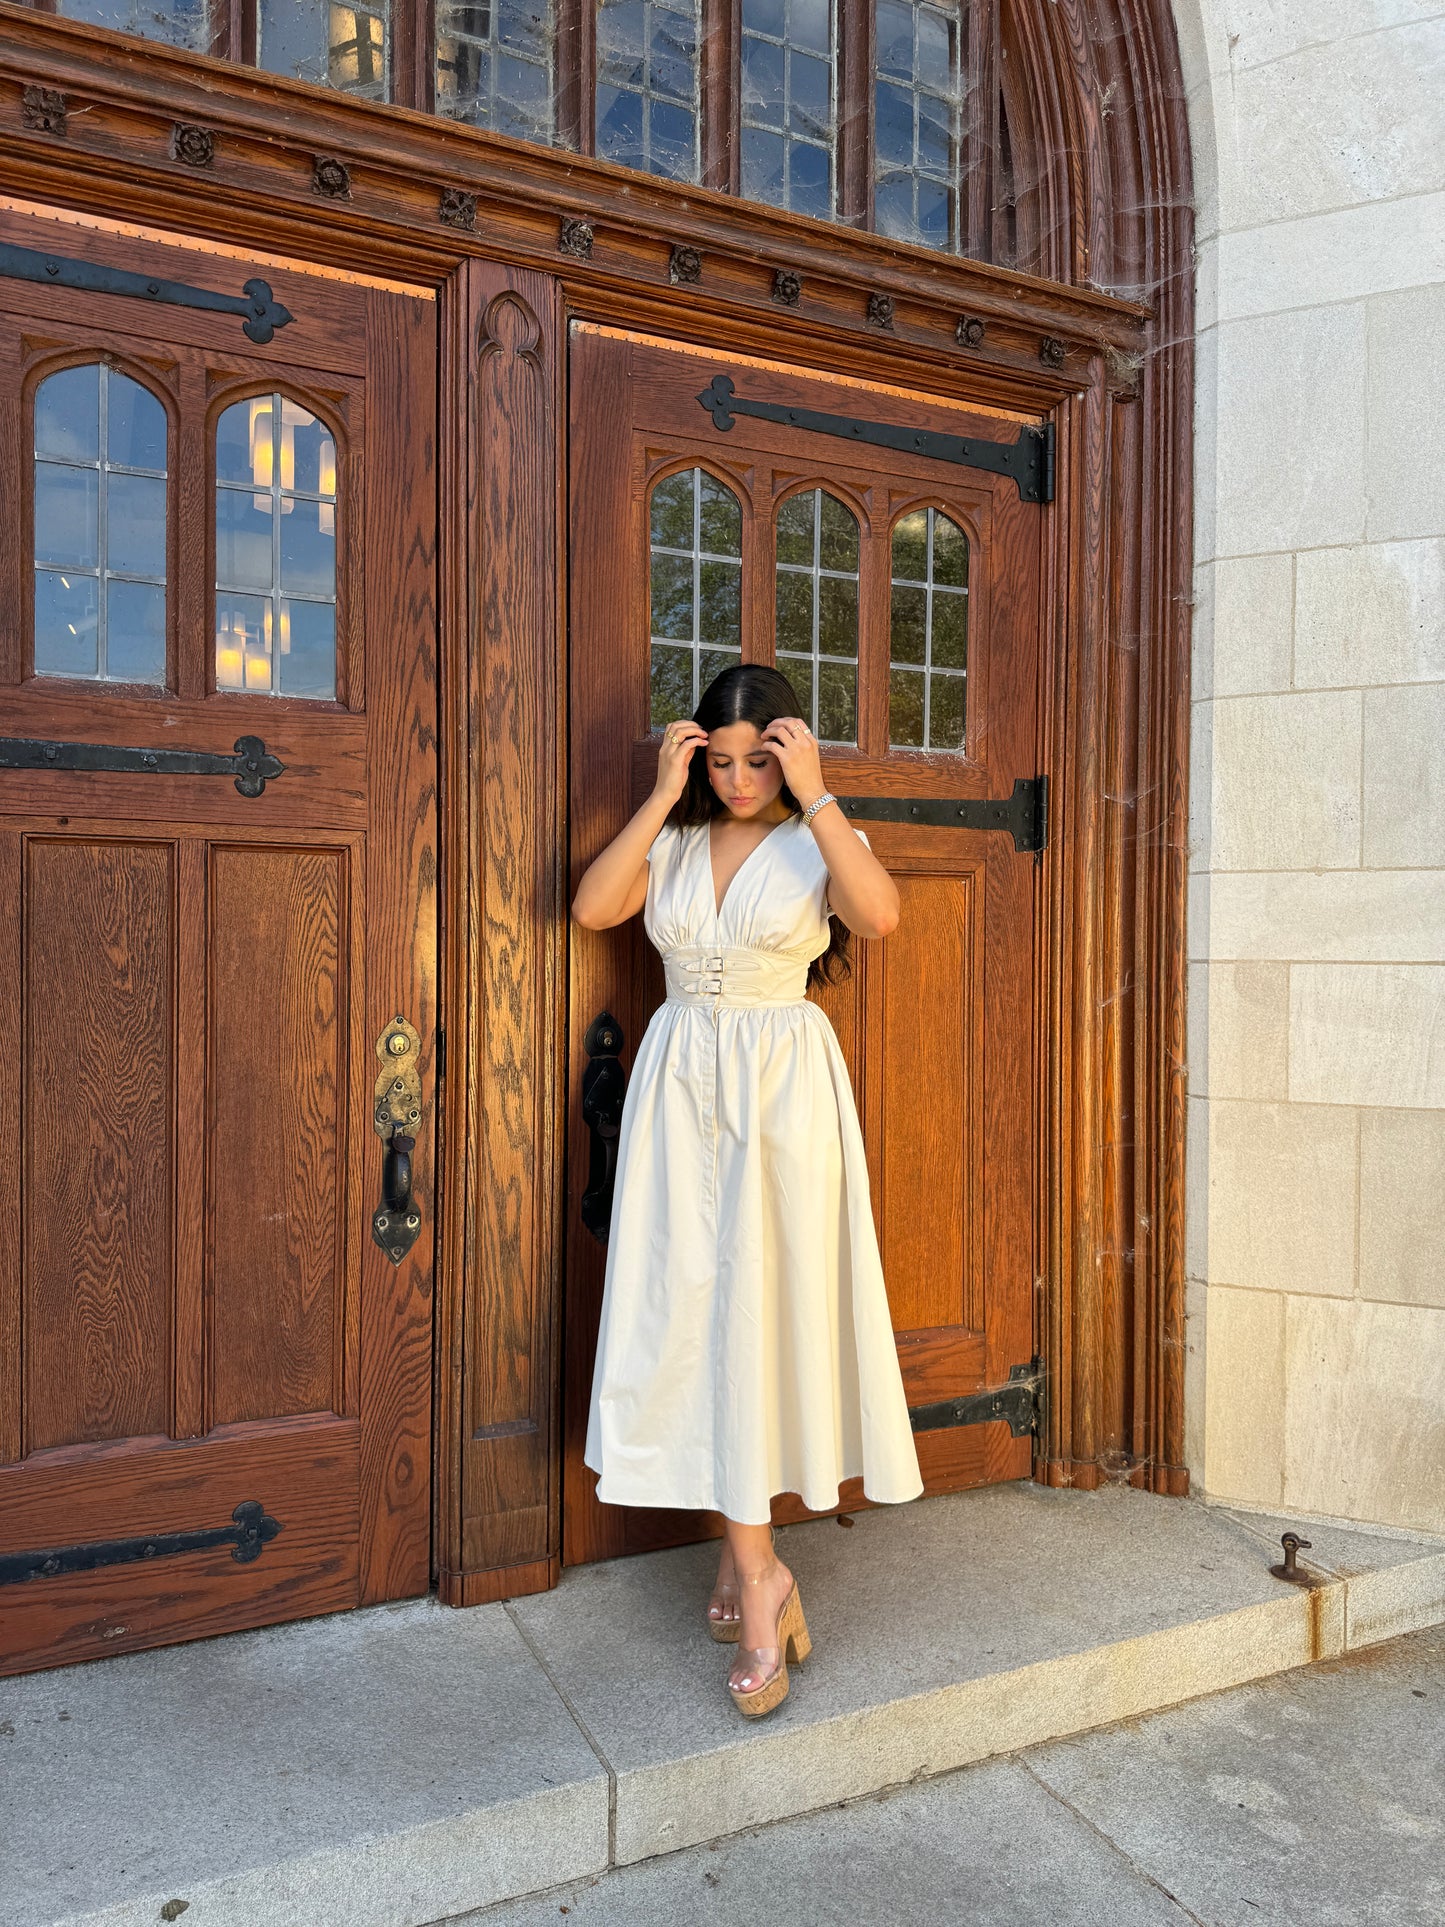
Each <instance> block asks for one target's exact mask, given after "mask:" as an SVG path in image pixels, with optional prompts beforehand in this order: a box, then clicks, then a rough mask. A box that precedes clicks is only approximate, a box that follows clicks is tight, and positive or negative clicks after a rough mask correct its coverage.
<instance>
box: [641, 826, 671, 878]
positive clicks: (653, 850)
mask: <svg viewBox="0 0 1445 1927" xmlns="http://www.w3.org/2000/svg"><path fill="white" fill-rule="evenodd" d="M676 827H677V826H676V825H675V824H673V823H664V824H663V826H662V828H661V829H660V830H659V831H658V832H657V835H656V836H655V837H654V838H653V839H652V841H651V843H649V844H648V846H647V861H648V863H649V864H651V865H653V866H654V867H655V866H656V865H657V864H658V863H659V862H660V861H661V860H662V859H663V857H664V856H665V855H666V854H667V840H668V838H669V837H670V836H671V834H672V832H673V830H674V829H675V828H676Z"/></svg>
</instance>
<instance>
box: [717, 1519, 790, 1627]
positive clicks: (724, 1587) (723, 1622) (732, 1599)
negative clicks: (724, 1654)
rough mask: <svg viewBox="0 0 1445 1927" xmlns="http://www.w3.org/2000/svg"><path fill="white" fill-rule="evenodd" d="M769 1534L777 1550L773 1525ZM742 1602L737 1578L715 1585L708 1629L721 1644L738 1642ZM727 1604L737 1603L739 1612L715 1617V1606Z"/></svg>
mask: <svg viewBox="0 0 1445 1927" xmlns="http://www.w3.org/2000/svg"><path fill="white" fill-rule="evenodd" d="M768 1534H769V1543H770V1544H771V1546H772V1547H773V1550H774V1551H775V1552H776V1550H777V1543H778V1535H777V1531H776V1529H775V1528H774V1527H773V1526H769V1527H768ZM742 1603H743V1596H742V1592H741V1590H740V1588H739V1586H738V1582H737V1580H736V1579H720V1580H719V1581H718V1583H717V1584H716V1585H715V1586H714V1587H713V1589H712V1597H711V1599H709V1600H708V1602H707V1629H708V1631H709V1632H710V1633H711V1634H712V1636H713V1638H714V1639H715V1640H716V1641H717V1642H718V1644H719V1645H720V1646H722V1645H729V1644H735V1643H736V1641H737V1636H738V1628H739V1626H740V1625H741V1623H742V1622H741V1618H740V1617H739V1615H740V1614H741V1612H742ZM727 1605H735V1606H736V1607H737V1613H735V1614H734V1616H733V1617H732V1618H731V1619H722V1618H718V1617H715V1615H714V1608H715V1607H719V1606H727Z"/></svg>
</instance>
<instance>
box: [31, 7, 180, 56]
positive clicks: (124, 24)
mask: <svg viewBox="0 0 1445 1927" xmlns="http://www.w3.org/2000/svg"><path fill="white" fill-rule="evenodd" d="M55 12H56V13H58V14H59V15H60V16H61V18H62V19H64V20H83V21H85V22H86V23H87V25H89V26H92V27H109V28H110V29H111V31H112V32H113V33H134V34H141V35H143V36H144V37H145V39H147V40H163V41H165V42H166V43H167V44H168V45H169V46H172V47H184V48H186V49H187V50H188V51H189V52H191V53H202V54H203V53H209V51H210V47H211V20H210V6H209V0H56V4H55Z"/></svg>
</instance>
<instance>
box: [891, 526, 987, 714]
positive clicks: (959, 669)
mask: <svg viewBox="0 0 1445 1927" xmlns="http://www.w3.org/2000/svg"><path fill="white" fill-rule="evenodd" d="M889 631H890V646H889V652H888V653H889V658H890V661H889V669H888V710H889V730H888V735H889V741H890V742H891V743H892V745H893V747H894V748H895V749H952V750H961V749H962V748H963V747H964V731H965V725H966V720H967V718H966V705H965V691H966V687H967V675H968V537H967V536H966V535H965V534H964V532H963V530H962V529H961V528H960V527H959V526H958V524H957V523H956V522H952V521H950V520H949V518H948V517H947V516H946V515H943V514H941V513H940V512H939V510H937V509H915V510H914V511H913V513H912V514H911V515H905V516H904V517H903V519H902V520H901V521H900V522H899V523H898V524H897V526H896V527H895V528H894V531H893V593H892V604H891V611H890V621H889Z"/></svg>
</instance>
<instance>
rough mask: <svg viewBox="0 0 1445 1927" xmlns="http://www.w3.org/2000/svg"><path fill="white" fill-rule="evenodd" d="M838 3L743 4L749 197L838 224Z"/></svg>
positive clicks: (744, 167)
mask: <svg viewBox="0 0 1445 1927" xmlns="http://www.w3.org/2000/svg"><path fill="white" fill-rule="evenodd" d="M836 55H837V48H836V38H835V31H834V19H833V0H742V81H741V94H742V153H741V185H742V191H743V193H744V194H745V195H746V196H747V198H748V199H749V200H750V201H766V202H768V203H769V205H770V206H772V207H786V208H791V209H792V210H793V212H794V213H796V214H814V215H817V216H819V217H820V218H821V219H823V220H831V219H832V218H833V213H834V191H833V147H834V134H835V120H836V110H835V104H834V73H835V67H836Z"/></svg>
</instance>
